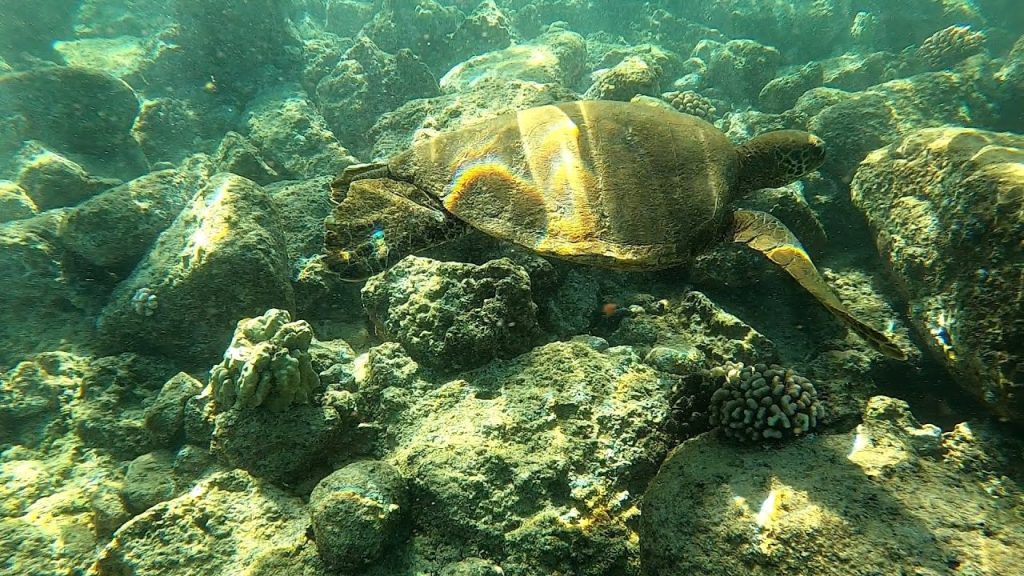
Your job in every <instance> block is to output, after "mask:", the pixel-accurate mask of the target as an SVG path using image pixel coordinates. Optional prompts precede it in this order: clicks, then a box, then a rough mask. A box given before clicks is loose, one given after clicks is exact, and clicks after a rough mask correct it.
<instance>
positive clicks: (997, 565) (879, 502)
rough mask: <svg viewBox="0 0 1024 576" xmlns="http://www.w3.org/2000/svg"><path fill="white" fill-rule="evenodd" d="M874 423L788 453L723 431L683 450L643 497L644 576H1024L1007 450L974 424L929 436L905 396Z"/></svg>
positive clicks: (1021, 531) (880, 411)
mask: <svg viewBox="0 0 1024 576" xmlns="http://www.w3.org/2000/svg"><path fill="white" fill-rule="evenodd" d="M863 418H864V420H863V423H862V424H861V425H860V426H858V427H857V428H856V429H855V430H851V431H849V432H845V433H842V434H829V435H822V436H817V437H814V436H808V437H805V438H803V439H801V440H798V441H795V442H792V443H790V444H788V445H786V446H784V447H782V448H780V449H778V450H771V451H766V450H764V449H763V448H761V447H749V448H744V447H738V446H736V445H735V444H733V443H730V442H726V441H725V440H724V439H722V438H720V437H718V436H716V435H714V434H704V435H701V436H699V437H697V438H694V439H692V440H689V441H687V442H685V443H683V444H682V445H680V446H679V447H677V448H676V449H675V450H674V451H673V452H672V453H671V454H670V455H669V457H668V459H667V460H666V461H665V462H664V464H662V467H661V470H660V471H659V472H658V475H657V476H656V477H655V479H654V480H653V481H652V482H651V484H650V487H649V488H648V490H647V493H646V494H645V495H644V499H643V512H644V513H643V516H642V517H641V522H640V550H641V562H642V567H643V569H644V573H645V574H648V575H649V576H662V575H676V574H750V575H756V576H767V575H773V574H792V575H795V576H812V575H813V576H825V575H828V576H831V575H851V574H857V575H863V576H867V575H869V574H920V575H925V574H928V575H933V574H949V573H951V571H950V568H949V567H950V565H955V566H957V567H958V569H957V570H955V572H957V573H963V574H979V575H982V574H983V575H991V576H995V575H998V574H1012V573H1014V572H1015V571H1017V567H1018V566H1019V564H1020V562H1021V560H1022V558H1024V549H1022V547H1021V545H1020V542H1021V538H1022V537H1024V528H1022V524H1021V522H1020V520H1019V516H1020V514H1021V512H1022V511H1024V510H1022V505H1021V500H1020V488H1019V487H1018V486H1017V484H1016V483H1014V482H1013V481H1012V480H1010V479H1009V478H1006V477H1005V476H1003V477H1002V479H999V476H1000V474H1001V472H1000V466H999V465H998V464H997V463H996V462H997V460H998V458H999V454H1000V452H999V451H998V450H996V451H993V446H991V445H986V443H985V442H983V441H982V437H981V435H976V434H975V433H973V432H972V428H971V426H968V425H967V424H960V425H958V426H957V427H956V428H955V429H954V431H953V432H951V433H949V434H942V433H941V430H940V429H939V428H938V427H937V426H934V425H931V424H925V425H923V426H922V425H920V424H919V423H918V422H917V421H916V419H915V418H914V416H913V415H912V414H911V413H910V411H909V409H908V408H907V405H906V403H904V402H902V401H899V400H894V399H892V398H886V397H882V396H878V397H874V398H872V399H871V400H870V401H869V402H868V403H867V406H866V408H865V409H864V414H863ZM972 461H973V463H974V464H972ZM979 467H980V468H981V470H978V468H979ZM970 468H974V470H973V471H971V472H968V470H970ZM993 485H998V486H999V488H998V489H993ZM908 550H910V551H913V552H912V553H908V552H907V551H908Z"/></svg>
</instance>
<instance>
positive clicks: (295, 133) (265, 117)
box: [246, 86, 356, 180]
mask: <svg viewBox="0 0 1024 576" xmlns="http://www.w3.org/2000/svg"><path fill="white" fill-rule="evenodd" d="M246 125H247V127H248V129H249V131H248V137H249V140H250V141H251V142H252V143H253V144H254V145H255V146H256V147H257V148H258V149H259V150H260V151H261V152H262V155H263V157H264V158H265V159H266V161H267V163H268V164H270V166H271V167H272V168H273V169H274V171H275V173H276V174H277V179H287V180H302V179H307V178H313V177H316V176H324V175H329V176H333V175H335V174H338V173H340V172H341V171H342V170H344V169H345V167H346V166H348V165H349V164H353V163H355V162H356V159H355V158H353V157H352V155H351V154H349V152H348V150H346V149H345V147H344V146H342V145H341V143H339V142H338V139H337V138H335V136H334V134H333V133H332V132H331V131H330V130H329V129H328V128H327V123H326V121H325V120H324V117H323V116H321V115H320V112H319V111H317V109H316V107H315V106H314V105H313V103H312V102H310V101H309V98H308V97H307V95H306V93H305V92H303V91H302V90H301V89H298V88H295V87H290V86H286V87H284V88H281V89H278V90H271V91H267V92H265V93H263V94H261V95H260V96H259V97H258V98H256V99H255V100H254V101H253V103H252V104H251V105H250V107H249V109H248V110H247V111H246Z"/></svg>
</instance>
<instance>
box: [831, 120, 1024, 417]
mask: <svg viewBox="0 0 1024 576" xmlns="http://www.w3.org/2000/svg"><path fill="white" fill-rule="evenodd" d="M1022 191H1024V138H1022V137H1021V136H1019V135H1016V134H1010V133H993V132H986V131H983V130H977V129H971V128H933V129H924V130H920V131H917V132H912V133H910V134H908V135H907V136H906V137H905V138H904V139H903V140H902V141H900V142H898V143H895V144H892V145H891V146H889V147H887V148H883V149H881V150H877V151H875V152H873V153H872V154H871V155H869V156H868V158H867V159H866V160H865V161H864V162H862V163H861V165H860V168H858V170H857V174H856V177H855V178H854V181H853V183H852V185H851V196H852V198H853V202H854V204H856V205H857V207H858V208H860V209H861V211H862V212H863V213H864V215H865V216H866V218H867V220H868V223H869V224H870V225H871V227H872V228H873V229H874V231H875V233H876V235H877V245H878V249H879V252H880V253H881V255H882V258H883V259H884V260H885V262H886V264H887V265H888V267H889V268H890V270H891V271H892V272H893V273H894V274H895V275H896V277H897V278H898V279H899V286H900V287H901V288H902V289H903V290H904V291H905V294H906V296H907V297H908V299H909V304H910V318H911V321H912V322H913V325H914V327H915V328H916V330H917V333H918V334H919V335H920V337H921V339H922V341H923V342H924V344H925V346H926V347H927V349H928V350H929V351H931V353H932V355H933V356H934V357H936V358H938V359H939V361H940V362H942V363H943V364H944V365H945V366H946V367H947V368H948V369H949V370H950V371H951V372H952V373H953V374H954V376H955V379H956V381H957V382H958V383H959V384H960V385H961V386H962V387H963V388H964V389H966V390H968V391H969V392H971V393H972V394H973V395H975V396H976V397H977V398H979V399H980V400H981V401H982V402H984V403H985V404H986V405H988V406H989V407H991V408H992V409H994V410H995V411H997V412H998V413H1000V414H1001V415H1003V416H1005V417H1008V418H1012V419H1014V420H1016V421H1018V422H1024V372H1022V370H1021V363H1020V361H1019V360H1020V355H1021V352H1020V346H1019V342H1020V338H1021V335H1022V334H1024V319H1022V317H1021V314H1020V306H1019V299H1020V295H1021V286H1022V282H1024V279H1022V278H1024V276H1022V275H1024V259H1022V256H1021V250H1020V242H1021V226H1022V220H1021V214H1022V208H1021V207H1022V202H1024V192H1022Z"/></svg>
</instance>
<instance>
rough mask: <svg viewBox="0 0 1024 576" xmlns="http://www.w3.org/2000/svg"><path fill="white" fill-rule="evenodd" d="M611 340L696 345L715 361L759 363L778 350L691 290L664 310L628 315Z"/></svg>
mask: <svg viewBox="0 0 1024 576" xmlns="http://www.w3.org/2000/svg"><path fill="white" fill-rule="evenodd" d="M638 335H639V336H638ZM638 338H639V340H638ZM609 342H610V343H611V344H612V345H613V346H615V345H619V344H644V345H657V346H665V347H669V348H676V349H686V348H689V347H693V348H696V349H697V350H699V351H700V352H701V353H702V354H703V355H704V356H705V357H706V358H707V361H708V362H709V363H712V364H714V365H717V364H723V363H725V362H727V361H739V362H744V363H748V364H750V363H757V362H760V361H763V360H769V359H771V358H772V357H773V355H774V354H775V345H774V344H772V342H771V341H770V340H769V339H768V338H766V337H765V336H764V335H762V334H761V333H760V332H758V331H757V330H754V329H753V328H751V327H750V326H748V325H747V324H744V323H743V321H741V320H740V319H739V318H737V317H735V316H733V315H732V314H729V313H728V312H726V311H725V310H723V309H722V308H721V307H719V306H718V305H717V304H715V303H714V302H712V301H711V300H710V299H709V298H708V297H707V296H705V295H704V294H701V293H700V292H687V293H686V294H685V295H684V296H683V297H682V298H681V299H680V300H678V301H670V302H669V303H668V305H667V307H666V309H665V311H664V312H663V313H661V314H657V315H655V314H647V313H644V314H638V315H634V316H630V317H627V318H624V319H623V320H622V323H621V324H620V326H619V328H618V330H616V331H615V333H613V334H612V335H611V337H610V338H609ZM709 367H710V366H709Z"/></svg>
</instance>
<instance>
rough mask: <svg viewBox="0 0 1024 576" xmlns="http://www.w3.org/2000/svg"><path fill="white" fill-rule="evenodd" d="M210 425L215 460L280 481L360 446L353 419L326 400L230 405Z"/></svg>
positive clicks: (288, 481)
mask: <svg viewBox="0 0 1024 576" xmlns="http://www.w3.org/2000/svg"><path fill="white" fill-rule="evenodd" d="M213 424H214V427H213V431H212V433H211V436H210V452H211V453H212V454H213V455H214V456H215V457H216V458H217V459H218V460H219V461H221V462H223V463H224V464H226V465H228V466H229V467H233V468H241V469H243V470H246V471H248V472H249V473H250V474H252V475H253V476H256V477H258V478H263V479H267V480H269V481H271V482H276V483H281V484H294V483H295V482H297V481H299V480H304V479H305V478H306V477H307V476H309V475H310V474H311V473H312V472H313V471H315V470H317V469H318V468H322V467H324V466H326V465H327V463H329V462H331V461H334V460H335V459H342V458H347V457H351V456H352V455H356V454H360V453H362V452H363V450H364V447H363V446H362V445H361V444H359V443H358V442H357V441H356V439H357V436H356V434H355V431H354V428H355V426H356V424H357V422H356V421H355V419H354V418H352V417H351V414H350V413H347V412H346V413H339V411H338V410H337V409H336V408H335V407H334V406H331V405H323V406H322V405H319V404H304V405H295V406H291V407H289V408H288V409H286V410H284V411H282V412H271V411H269V410H265V409H257V410H251V411H248V412H243V411H234V410H233V411H229V412H223V413H221V414H217V415H216V417H215V418H213ZM188 425H189V424H188V421H187V420H186V426H188Z"/></svg>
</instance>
